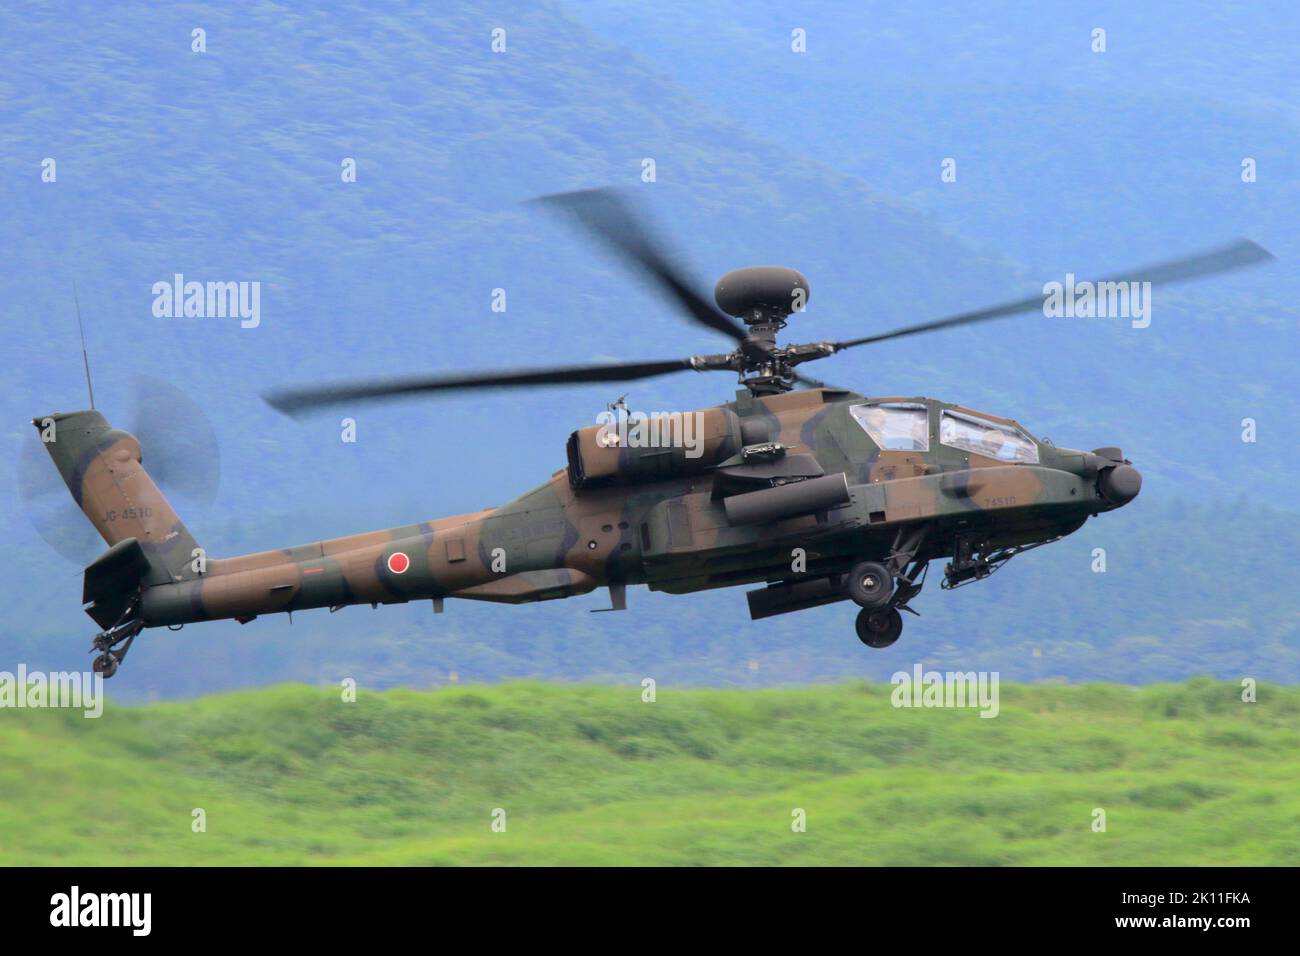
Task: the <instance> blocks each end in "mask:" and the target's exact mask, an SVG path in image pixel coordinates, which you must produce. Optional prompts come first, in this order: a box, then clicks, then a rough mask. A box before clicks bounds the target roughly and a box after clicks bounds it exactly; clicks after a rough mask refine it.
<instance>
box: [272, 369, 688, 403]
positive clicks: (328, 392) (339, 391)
mask: <svg viewBox="0 0 1300 956" xmlns="http://www.w3.org/2000/svg"><path fill="white" fill-rule="evenodd" d="M693 368H695V366H694V365H692V364H691V360H690V359H668V360H666V361H662V362H613V363H610V364H608V365H561V366H557V367H554V368H520V369H500V370H497V371H489V372H470V373H468V374H464V375H412V376H406V377H402V378H382V379H371V380H368V381H359V382H343V383H340V384H337V385H326V386H322V387H319V388H294V389H283V390H280V391H275V392H270V393H268V394H266V395H264V396H263V398H265V399H266V402H267V404H269V405H270V406H271V407H273V408H276V409H278V410H279V411H282V412H284V413H285V414H287V415H297V414H300V413H302V412H307V411H311V410H312V409H316V408H325V407H328V406H330V405H342V404H345V403H348V402H359V401H376V400H384V399H392V398H398V397H400V396H403V395H417V394H421V393H424V392H440V391H465V390H469V389H480V388H502V387H514V386H521V385H569V384H578V383H583V382H626V381H633V380H636V379H642V378H651V377H653V376H655V375H667V374H668V373H670V372H681V371H685V370H687V369H693Z"/></svg>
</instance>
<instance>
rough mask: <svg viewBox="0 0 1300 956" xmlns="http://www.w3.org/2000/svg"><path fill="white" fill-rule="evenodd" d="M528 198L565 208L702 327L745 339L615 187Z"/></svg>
mask: <svg viewBox="0 0 1300 956" xmlns="http://www.w3.org/2000/svg"><path fill="white" fill-rule="evenodd" d="M529 202H532V203H537V204H539V205H544V206H549V207H553V208H556V209H559V210H561V211H562V212H564V213H566V214H567V215H568V216H570V217H571V218H572V219H573V220H574V221H575V222H577V223H578V224H579V225H580V226H582V227H583V228H584V229H586V230H587V232H588V233H590V234H591V236H592V237H593V238H595V239H596V241H597V242H599V243H601V244H602V245H604V246H607V247H609V248H610V249H612V250H613V251H614V252H615V253H617V254H618V255H619V256H621V257H622V259H623V261H625V262H627V263H630V264H631V265H632V266H633V267H634V268H636V269H637V270H638V271H640V272H641V273H642V274H643V275H645V276H647V277H648V278H650V279H651V280H652V281H653V282H654V283H655V284H656V285H657V286H658V287H659V290H660V292H662V293H664V294H665V295H666V296H667V297H668V298H669V299H670V300H671V301H672V302H674V303H675V304H676V305H677V306H679V307H680V308H681V309H682V310H683V311H684V312H685V313H686V315H687V317H689V318H690V319H692V320H693V321H695V322H698V323H699V324H701V325H704V326H707V327H708V328H710V329H713V330H714V331H715V332H721V333H722V334H723V335H725V336H727V337H729V338H731V339H734V340H735V341H737V342H741V343H743V342H744V341H745V339H746V337H747V333H746V331H745V328H744V326H742V325H741V324H740V323H739V322H737V321H736V320H735V319H733V318H731V316H729V315H727V314H725V313H724V312H722V311H721V310H720V309H718V308H717V307H715V306H714V305H713V304H712V303H710V302H709V301H708V300H707V299H705V298H704V297H703V296H701V295H699V294H698V293H697V292H695V291H694V289H693V288H692V283H691V282H690V281H689V280H688V279H687V277H686V275H685V274H684V273H683V272H682V271H681V270H680V269H679V268H678V267H677V266H675V265H674V264H673V263H672V262H671V261H670V260H669V258H668V256H667V255H666V254H665V253H664V252H663V248H662V246H661V244H660V243H659V242H658V241H656V239H655V237H654V235H653V234H652V233H651V231H650V227H649V225H648V224H647V223H646V222H645V221H644V220H643V219H642V218H641V217H640V216H638V215H637V213H636V212H635V211H634V210H633V209H632V207H631V206H629V205H628V204H627V202H625V201H624V200H623V198H622V197H621V196H620V195H619V194H618V193H617V192H615V191H613V190H611V189H581V190H578V191H577V192H570V193H552V194H551V195H549V196H539V197H537V198H536V199H531V200H529Z"/></svg>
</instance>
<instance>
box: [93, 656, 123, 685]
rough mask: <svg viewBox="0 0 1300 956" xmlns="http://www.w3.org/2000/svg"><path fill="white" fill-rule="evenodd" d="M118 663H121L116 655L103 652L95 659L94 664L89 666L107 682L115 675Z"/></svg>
mask: <svg viewBox="0 0 1300 956" xmlns="http://www.w3.org/2000/svg"><path fill="white" fill-rule="evenodd" d="M120 663H121V661H119V660H118V659H117V655H116V654H111V653H108V652H105V653H103V654H100V655H99V656H98V657H96V658H95V663H94V664H92V665H91V666H92V668H93V669H94V671H95V673H96V674H99V675H100V676H101V677H103V678H104V680H108V679H109V678H110V677H112V676H113V675H114V674H116V673H117V666H118V664H120Z"/></svg>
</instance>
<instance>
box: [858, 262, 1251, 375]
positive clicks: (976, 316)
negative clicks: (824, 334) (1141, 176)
mask: <svg viewBox="0 0 1300 956" xmlns="http://www.w3.org/2000/svg"><path fill="white" fill-rule="evenodd" d="M1275 258H1276V256H1274V255H1273V254H1272V253H1271V252H1269V251H1268V250H1267V249H1265V248H1264V247H1263V246H1261V245H1259V244H1258V243H1255V242H1252V241H1250V240H1249V239H1238V240H1237V241H1235V242H1231V243H1229V244H1228V245H1226V246H1218V247H1216V248H1214V249H1210V250H1208V251H1206V252H1201V253H1197V254H1196V255H1193V256H1184V257H1182V258H1180V259H1170V260H1168V261H1167V262H1158V263H1155V264H1153V265H1149V266H1146V267H1144V268H1141V269H1133V270H1131V271H1129V272H1124V273H1121V274H1119V275H1115V276H1111V277H1110V278H1108V279H1101V280H1098V284H1100V283H1101V282H1150V283H1151V284H1152V285H1153V286H1156V285H1168V284H1170V283H1174V282H1182V281H1185V280H1187V279H1197V278H1201V277H1203V276H1211V275H1216V274H1218V273H1221V272H1231V271H1233V270H1234V269H1244V268H1245V267H1247V266H1253V265H1257V264H1259V263H1261V262H1269V261H1271V260H1273V259H1275ZM1042 307H1043V295H1041V294H1040V295H1033V296H1030V297H1028V298H1025V299H1019V300H1017V301H1015V302H1007V303H1005V304H1003V305H995V306H991V307H989V308H987V309H979V310H977V311H975V312H963V313H961V314H960V315H954V316H950V317H948V318H946V319H938V320H936V321H934V322H922V323H921V324H919V325H907V326H904V327H903V328H900V329H893V330H892V331H889V332H880V333H878V334H876V335H867V336H863V337H862V338H860V339H848V340H847V341H844V342H835V343H832V344H833V345H834V346H835V351H837V352H839V351H841V350H843V349H848V348H853V346H855V345H868V344H870V343H872V342H883V341H885V340H887V339H897V338H902V337H903V336H905V335H917V334H919V333H921V332H935V331H938V330H939V329H951V328H954V327H956V326H959V325H970V324H972V323H975V322H987V321H988V320H989V319H1001V318H1005V317H1007V316H1010V315H1016V314H1017V313H1020V312H1030V311H1032V310H1034V309H1041V308H1042Z"/></svg>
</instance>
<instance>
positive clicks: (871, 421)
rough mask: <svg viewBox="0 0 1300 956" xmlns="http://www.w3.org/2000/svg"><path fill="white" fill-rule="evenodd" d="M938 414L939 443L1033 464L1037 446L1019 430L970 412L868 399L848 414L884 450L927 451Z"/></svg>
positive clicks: (1002, 458)
mask: <svg viewBox="0 0 1300 956" xmlns="http://www.w3.org/2000/svg"><path fill="white" fill-rule="evenodd" d="M932 413H933V414H937V415H938V419H939V420H938V437H939V443H940V444H941V445H947V446H948V447H949V448H956V449H959V450H961V451H965V452H969V453H971V454H975V455H982V456H984V457H985V458H992V459H994V460H995V461H1003V462H1007V463H1017V462H1020V463H1024V464H1037V463H1038V444H1037V442H1035V441H1034V439H1033V438H1031V437H1030V436H1029V435H1028V434H1027V433H1026V432H1025V431H1024V430H1023V429H1021V428H1020V427H1018V426H1016V425H1014V424H1011V423H1009V422H1005V421H994V420H993V419H991V418H985V417H984V416H983V415H979V414H977V413H974V412H967V411H958V410H956V409H952V408H942V407H939V406H937V405H936V406H933V407H931V406H929V405H927V404H926V403H924V402H867V403H864V404H861V405H853V406H851V407H850V408H849V414H851V415H852V416H853V419H854V421H856V422H857V423H858V424H859V425H860V426H861V427H862V429H863V431H865V432H866V433H867V434H868V435H869V436H870V437H871V440H872V441H873V442H875V443H876V445H878V446H879V447H880V448H881V450H883V451H922V452H923V451H929V450H930V434H931V419H930V416H931V414H932Z"/></svg>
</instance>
